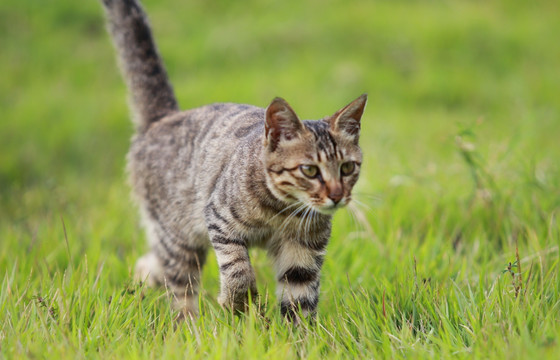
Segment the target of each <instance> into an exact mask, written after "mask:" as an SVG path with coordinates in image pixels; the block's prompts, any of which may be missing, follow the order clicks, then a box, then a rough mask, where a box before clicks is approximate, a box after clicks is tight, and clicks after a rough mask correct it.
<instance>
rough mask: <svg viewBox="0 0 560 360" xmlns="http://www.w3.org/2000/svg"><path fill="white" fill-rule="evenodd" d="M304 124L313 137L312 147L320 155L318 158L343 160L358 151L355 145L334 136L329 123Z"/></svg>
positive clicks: (314, 122) (312, 122)
mask: <svg viewBox="0 0 560 360" xmlns="http://www.w3.org/2000/svg"><path fill="white" fill-rule="evenodd" d="M303 124H304V126H305V127H306V128H307V130H309V132H310V133H311V134H312V135H313V136H312V140H311V141H312V144H311V145H312V149H313V151H316V152H317V153H318V154H317V157H319V159H324V160H333V159H342V158H344V157H345V156H346V155H347V154H349V153H352V152H354V151H355V150H358V149H357V147H356V146H354V145H353V144H349V143H347V142H345V141H341V139H339V137H338V136H337V135H336V134H333V133H332V132H331V131H330V126H329V123H328V122H326V121H324V120H319V121H317V120H315V121H309V120H306V121H304V122H303ZM355 148H356V149H355ZM358 151H359V150H358Z"/></svg>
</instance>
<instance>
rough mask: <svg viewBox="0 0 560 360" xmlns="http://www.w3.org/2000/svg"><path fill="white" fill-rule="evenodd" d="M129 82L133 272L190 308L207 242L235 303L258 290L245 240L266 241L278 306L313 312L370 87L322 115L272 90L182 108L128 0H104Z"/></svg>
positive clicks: (350, 182)
mask: <svg viewBox="0 0 560 360" xmlns="http://www.w3.org/2000/svg"><path fill="white" fill-rule="evenodd" d="M102 1H103V4H104V7H105V10H106V14H107V18H108V28H109V32H110V33H111V35H112V38H113V41H114V43H115V46H116V49H117V51H118V54H119V60H120V63H121V67H122V71H123V74H124V77H125V78H126V82H127V85H128V87H129V89H130V92H131V94H132V108H133V112H134V120H135V124H136V127H137V133H136V135H135V136H134V137H133V139H132V145H131V148H130V152H129V154H128V171H129V174H130V182H131V184H132V187H133V191H134V194H135V197H136V199H137V201H138V203H139V207H140V212H141V216H142V219H143V223H144V226H145V228H146V231H147V237H148V239H149V245H150V251H149V252H148V254H146V255H145V256H143V257H141V258H140V259H139V260H138V262H137V264H136V276H137V277H138V278H139V279H141V280H143V281H146V282H147V283H148V285H164V286H166V287H168V288H169V289H170V290H172V291H173V293H174V295H175V296H174V298H175V306H176V307H177V308H178V309H179V310H182V314H190V315H193V316H196V314H197V312H198V309H197V308H198V302H197V299H198V286H199V282H200V272H201V270H202V267H203V266H204V263H205V260H206V254H207V252H208V249H209V248H210V247H212V248H214V251H215V252H216V257H217V260H218V264H219V267H220V284H221V286H220V294H219V297H218V301H219V303H220V305H222V306H223V307H226V308H230V309H233V310H240V311H243V310H244V309H245V308H246V306H247V302H248V299H249V296H251V297H252V298H253V299H254V298H255V297H256V296H257V287H256V284H255V273H254V270H253V268H252V267H251V261H250V259H249V253H248V248H249V247H250V246H259V247H262V248H265V249H266V250H267V252H268V254H269V255H270V257H271V258H272V260H273V263H274V267H275V271H276V274H277V281H278V284H277V295H278V299H279V301H280V309H281V312H282V314H283V315H284V316H285V317H287V318H289V319H292V320H297V319H298V316H299V315H300V314H301V315H303V316H311V317H313V316H314V314H315V313H316V309H317V303H318V299H319V280H320V279H319V277H320V276H319V273H320V270H321V266H322V264H323V258H324V256H325V247H326V246H327V242H328V240H329V237H330V232H331V217H332V214H333V213H334V212H335V211H336V210H337V209H339V208H341V207H343V206H345V205H346V204H348V202H349V201H350V199H351V191H352V187H353V186H354V184H355V183H356V181H357V180H358V176H359V173H360V167H361V164H362V153H361V150H360V147H359V145H358V139H359V136H360V118H361V116H362V113H363V111H364V107H365V104H366V100H367V97H366V95H362V96H360V97H359V98H358V99H356V100H355V101H353V102H352V103H350V104H349V105H347V106H346V107H344V108H342V109H341V110H339V111H337V112H336V113H335V114H334V115H332V116H329V117H326V118H323V119H321V120H318V121H307V120H306V121H301V120H300V119H299V118H298V116H297V115H296V113H295V112H294V110H292V108H291V107H290V105H288V103H287V102H286V101H285V100H283V99H281V98H275V99H274V100H272V102H271V103H270V105H268V107H267V108H266V109H263V108H260V107H256V106H251V105H240V104H232V103H219V104H212V105H207V106H203V107H200V108H196V109H192V110H188V111H179V107H178V105H177V100H176V98H175V95H174V93H173V89H172V87H171V84H170V83H169V81H168V78H167V74H166V71H165V68H164V66H163V63H162V60H161V58H160V56H159V54H158V51H157V49H156V46H155V44H154V41H153V38H152V34H151V30H150V27H149V25H148V21H147V18H146V15H145V14H144V12H143V10H142V8H141V6H140V5H139V3H138V2H137V1H136V0H102Z"/></svg>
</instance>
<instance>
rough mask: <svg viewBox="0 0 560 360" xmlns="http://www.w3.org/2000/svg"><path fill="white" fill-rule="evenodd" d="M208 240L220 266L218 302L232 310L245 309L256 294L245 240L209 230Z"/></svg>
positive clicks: (253, 273)
mask: <svg viewBox="0 0 560 360" xmlns="http://www.w3.org/2000/svg"><path fill="white" fill-rule="evenodd" d="M210 234H211V235H210V240H211V242H212V246H213V247H214V250H215V251H216V259H217V260H218V265H219V267H220V295H219V296H218V303H219V304H220V305H221V306H222V307H225V308H228V309H232V310H234V311H245V310H246V309H247V306H248V304H249V294H250V295H251V298H252V299H255V297H256V296H257V286H256V281H255V272H254V271H253V267H252V266H251V261H250V259H249V252H248V249H247V244H246V243H245V241H244V240H243V239H242V238H240V237H236V236H231V235H230V236H225V235H223V234H217V233H215V231H211V232H210Z"/></svg>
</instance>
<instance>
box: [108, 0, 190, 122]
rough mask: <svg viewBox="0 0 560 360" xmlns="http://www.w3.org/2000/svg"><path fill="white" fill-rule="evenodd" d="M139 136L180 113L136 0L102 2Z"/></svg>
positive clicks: (148, 28) (146, 20)
mask: <svg viewBox="0 0 560 360" xmlns="http://www.w3.org/2000/svg"><path fill="white" fill-rule="evenodd" d="M102 2H103V5H104V7H105V10H106V11H105V12H106V14H107V21H108V28H109V32H110V33H111V35H112V38H113V42H114V44H115V47H116V48H117V52H118V54H119V63H120V65H121V70H122V72H123V75H124V77H125V80H126V83H127V85H128V88H129V91H130V93H131V94H132V104H131V106H132V110H133V112H134V122H135V123H136V125H137V127H138V130H139V131H140V132H143V131H145V130H146V129H147V128H148V127H149V125H150V124H151V123H153V122H156V121H158V120H159V119H161V118H162V117H164V116H166V115H169V114H171V113H173V112H175V111H178V110H179V106H178V105H177V99H176V98H175V94H174V92H173V87H172V86H171V84H170V82H169V79H168V78H167V72H166V71H165V67H164V65H163V62H162V60H161V57H160V55H159V53H158V50H157V48H156V45H155V43H154V40H153V38H152V31H151V29H150V26H149V24H148V18H147V17H146V14H145V13H144V11H143V10H142V7H141V6H140V4H139V3H138V1H137V0H102Z"/></svg>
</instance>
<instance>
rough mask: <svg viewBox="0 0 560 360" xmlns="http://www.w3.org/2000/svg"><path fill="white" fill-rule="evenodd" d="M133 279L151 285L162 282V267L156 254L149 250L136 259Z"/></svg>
mask: <svg viewBox="0 0 560 360" xmlns="http://www.w3.org/2000/svg"><path fill="white" fill-rule="evenodd" d="M134 279H135V280H136V281H141V282H143V283H146V285H148V286H150V287H153V286H158V285H161V284H163V269H162V267H161V264H160V262H159V259H158V257H157V255H156V254H155V253H154V252H153V251H150V252H149V253H147V254H146V255H144V256H142V257H141V258H139V259H138V260H137V261H136V266H135V268H134Z"/></svg>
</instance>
